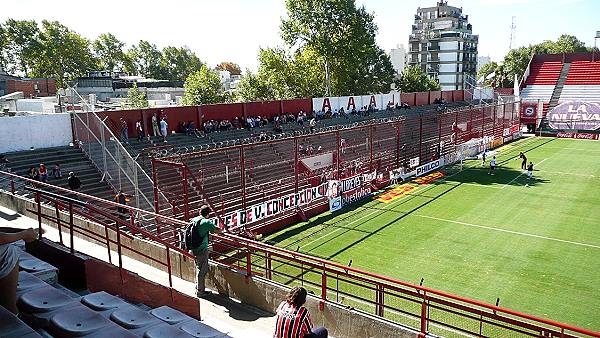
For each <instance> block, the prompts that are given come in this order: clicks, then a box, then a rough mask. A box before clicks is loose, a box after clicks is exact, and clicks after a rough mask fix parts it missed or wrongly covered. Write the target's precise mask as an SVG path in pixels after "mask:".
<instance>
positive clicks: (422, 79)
mask: <svg viewBox="0 0 600 338" xmlns="http://www.w3.org/2000/svg"><path fill="white" fill-rule="evenodd" d="M398 87H399V89H400V91H402V92H404V93H414V92H427V91H430V90H440V84H439V83H438V82H437V81H436V80H434V79H432V78H430V77H429V76H427V74H425V73H424V72H423V71H422V70H421V68H419V67H417V66H410V67H404V69H403V70H402V73H401V74H400V79H399V81H398Z"/></svg>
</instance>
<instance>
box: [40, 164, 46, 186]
mask: <svg viewBox="0 0 600 338" xmlns="http://www.w3.org/2000/svg"><path fill="white" fill-rule="evenodd" d="M38 173H39V174H40V181H41V182H44V183H46V181H47V180H48V169H47V168H46V166H45V165H44V163H41V164H40V169H38Z"/></svg>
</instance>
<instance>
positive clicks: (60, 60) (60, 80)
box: [31, 20, 97, 88]
mask: <svg viewBox="0 0 600 338" xmlns="http://www.w3.org/2000/svg"><path fill="white" fill-rule="evenodd" d="M32 57H33V59H34V63H33V69H32V71H31V74H32V75H33V76H37V77H53V78H55V79H56V85H57V87H59V88H64V87H65V85H66V83H67V81H69V80H72V79H74V78H76V77H78V76H83V75H85V74H86V73H87V72H89V71H92V70H95V69H96V68H97V63H96V59H95V58H94V57H93V55H92V52H91V48H90V42H89V41H88V40H87V39H85V38H83V37H81V36H80V35H79V34H77V33H75V32H72V31H70V30H69V29H68V28H67V27H66V26H63V25H62V24H61V23H59V22H58V21H46V20H44V21H42V31H41V32H40V34H39V48H36V50H35V51H34V52H33V55H32Z"/></svg>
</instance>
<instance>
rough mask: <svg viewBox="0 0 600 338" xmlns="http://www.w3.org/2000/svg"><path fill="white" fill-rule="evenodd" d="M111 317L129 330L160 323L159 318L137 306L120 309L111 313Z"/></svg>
mask: <svg viewBox="0 0 600 338" xmlns="http://www.w3.org/2000/svg"><path fill="white" fill-rule="evenodd" d="M110 319H111V320H112V321H113V322H115V323H117V324H119V325H121V326H122V327H124V328H126V329H129V330H131V329H138V328H142V327H148V326H151V325H156V324H160V320H159V319H158V318H156V317H154V316H153V315H151V314H149V313H148V312H146V311H143V310H141V309H138V308H135V307H131V308H125V309H119V310H117V311H115V312H113V313H112V314H111V315H110Z"/></svg>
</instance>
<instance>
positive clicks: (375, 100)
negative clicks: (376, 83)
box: [312, 92, 400, 111]
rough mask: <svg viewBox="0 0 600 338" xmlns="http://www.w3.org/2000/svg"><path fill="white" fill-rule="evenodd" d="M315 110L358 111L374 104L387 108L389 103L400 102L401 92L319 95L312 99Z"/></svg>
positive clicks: (378, 107)
mask: <svg viewBox="0 0 600 338" xmlns="http://www.w3.org/2000/svg"><path fill="white" fill-rule="evenodd" d="M312 102H313V110H314V111H328V110H329V109H331V111H334V110H339V109H340V108H344V110H352V109H353V108H355V109H356V110H357V111H358V110H360V109H361V108H362V107H365V106H366V107H369V106H373V107H375V108H376V109H380V110H382V109H385V108H386V107H387V104H388V103H390V102H391V103H392V104H396V103H399V102H400V93H398V92H391V93H388V94H372V95H362V96H335V97H317V98H313V99H312Z"/></svg>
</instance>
